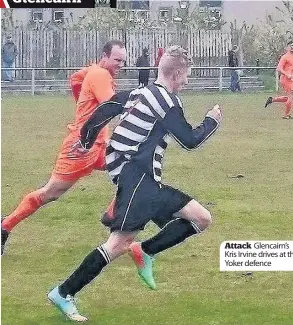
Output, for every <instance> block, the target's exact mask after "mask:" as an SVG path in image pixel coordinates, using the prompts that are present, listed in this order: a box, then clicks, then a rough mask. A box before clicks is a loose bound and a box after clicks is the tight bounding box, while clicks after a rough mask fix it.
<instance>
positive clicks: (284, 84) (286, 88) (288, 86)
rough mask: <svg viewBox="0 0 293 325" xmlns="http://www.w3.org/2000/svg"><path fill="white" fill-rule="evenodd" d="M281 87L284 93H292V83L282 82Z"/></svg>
mask: <svg viewBox="0 0 293 325" xmlns="http://www.w3.org/2000/svg"><path fill="white" fill-rule="evenodd" d="M281 86H282V88H283V89H284V91H285V92H286V93H290V92H292V91H293V81H282V80H281Z"/></svg>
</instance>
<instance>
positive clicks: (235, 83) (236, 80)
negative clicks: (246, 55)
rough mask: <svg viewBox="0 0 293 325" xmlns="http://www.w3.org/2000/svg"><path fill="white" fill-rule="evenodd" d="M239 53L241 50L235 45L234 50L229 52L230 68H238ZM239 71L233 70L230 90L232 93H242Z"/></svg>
mask: <svg viewBox="0 0 293 325" xmlns="http://www.w3.org/2000/svg"><path fill="white" fill-rule="evenodd" d="M238 51H239V48H238V46H237V45H234V46H233V48H232V50H230V51H229V52H228V60H229V62H228V64H229V67H235V68H236V67H238V57H237V52H238ZM238 71H240V70H237V69H231V85H230V89H231V91H233V92H235V91H236V90H238V91H241V88H240V75H239V74H238Z"/></svg>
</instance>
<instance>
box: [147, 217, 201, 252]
mask: <svg viewBox="0 0 293 325" xmlns="http://www.w3.org/2000/svg"><path fill="white" fill-rule="evenodd" d="M200 232H201V230H200V229H199V227H198V226H196V225H195V224H194V223H191V222H190V221H187V220H185V219H181V218H178V219H175V220H172V221H170V222H169V223H167V224H166V226H165V227H164V228H163V229H161V231H160V232H159V233H158V234H157V235H155V236H154V237H152V238H150V239H148V240H146V241H144V242H142V243H141V248H142V250H143V251H144V252H145V253H146V254H148V255H155V254H157V253H160V252H162V251H164V250H165V249H168V248H170V247H173V246H175V245H177V244H180V243H182V242H183V241H184V240H185V239H186V238H188V237H190V236H192V235H194V234H199V233H200Z"/></svg>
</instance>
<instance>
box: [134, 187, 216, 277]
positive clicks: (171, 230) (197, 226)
mask: <svg viewBox="0 0 293 325" xmlns="http://www.w3.org/2000/svg"><path fill="white" fill-rule="evenodd" d="M164 197H165V200H164V199H162V205H163V206H165V210H166V212H167V213H168V214H169V215H170V217H169V220H170V221H169V222H167V223H166V225H165V226H164V227H163V228H162V229H161V231H160V232H159V233H158V234H157V235H155V236H154V237H152V238H150V239H148V240H146V241H144V242H142V243H141V244H139V243H133V244H132V245H131V246H130V255H131V256H132V258H133V260H134V262H135V264H136V265H137V267H139V266H138V263H137V261H136V259H135V256H138V255H142V256H143V255H144V254H146V255H148V256H154V255H156V254H158V253H160V252H162V251H164V250H166V249H169V248H171V247H174V246H176V245H178V244H180V243H182V242H183V241H184V240H186V239H187V238H189V237H190V236H193V235H199V234H200V233H201V232H202V231H203V230H204V229H206V228H207V227H208V226H209V225H210V223H211V215H210V212H209V211H208V210H207V209H205V208H204V207H203V206H202V205H201V204H199V203H198V202H197V201H196V200H194V199H192V198H191V197H189V196H188V195H186V194H184V193H182V192H181V191H178V190H176V189H173V188H171V187H168V186H165V189H164ZM176 211H177V212H176ZM172 215H173V216H174V217H173V218H172ZM158 219H159V215H158ZM167 219H168V218H167ZM167 219H166V218H165V217H164V218H163V219H162V220H165V221H167ZM153 220H154V219H153ZM144 267H148V268H150V267H151V265H150V266H144ZM149 272H152V271H151V270H149Z"/></svg>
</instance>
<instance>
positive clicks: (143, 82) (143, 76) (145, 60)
mask: <svg viewBox="0 0 293 325" xmlns="http://www.w3.org/2000/svg"><path fill="white" fill-rule="evenodd" d="M136 66H137V67H149V66H150V57H149V50H148V49H147V48H146V47H145V48H144V49H143V50H142V56H140V57H139V58H138V59H137V61H136ZM149 78H150V70H148V69H144V70H143V69H141V70H139V71H138V85H139V86H142V87H146V86H147V85H148V83H149Z"/></svg>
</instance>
